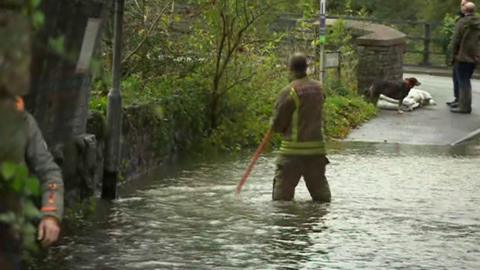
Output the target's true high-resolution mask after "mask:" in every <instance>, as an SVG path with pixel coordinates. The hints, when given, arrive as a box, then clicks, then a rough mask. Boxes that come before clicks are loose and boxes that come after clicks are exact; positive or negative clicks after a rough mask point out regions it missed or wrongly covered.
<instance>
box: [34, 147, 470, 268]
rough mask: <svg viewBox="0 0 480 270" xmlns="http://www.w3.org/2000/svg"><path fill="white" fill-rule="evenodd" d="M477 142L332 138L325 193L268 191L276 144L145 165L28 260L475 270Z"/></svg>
mask: <svg viewBox="0 0 480 270" xmlns="http://www.w3.org/2000/svg"><path fill="white" fill-rule="evenodd" d="M479 145H480V144H478V143H475V144H470V145H467V146H461V147H458V148H449V147H420V146H405V145H390V144H361V143H349V144H339V145H337V146H335V147H333V150H332V151H331V153H330V155H329V159H330V161H331V164H330V165H329V166H328V167H327V177H328V180H329V182H330V186H331V190H332V199H333V201H332V202H331V203H329V204H317V203H312V202H311V201H310V197H309V194H308V191H307V190H306V188H305V185H304V183H303V181H301V182H300V184H299V186H298V187H297V192H296V196H295V201H294V202H272V201H271V188H272V176H273V171H274V167H275V165H274V161H275V158H274V155H273V154H269V155H266V156H264V157H262V158H261V159H260V161H259V163H258V165H257V166H256V168H255V170H254V172H253V173H252V175H251V177H250V179H249V180H248V182H247V184H246V186H245V189H244V191H243V192H242V194H241V196H240V197H235V195H234V189H235V186H236V184H237V182H238V181H239V179H240V178H241V175H242V173H243V170H244V168H245V167H246V164H247V162H248V159H249V156H248V154H250V153H247V155H240V156H236V157H233V156H223V157H220V158H211V159H209V160H205V158H204V159H202V160H197V161H191V162H185V163H184V164H178V165H177V166H175V167H170V168H169V169H168V170H167V169H159V170H157V171H155V172H152V173H151V174H150V175H149V176H147V177H145V178H144V179H142V181H140V183H138V182H137V183H136V186H135V187H128V188H127V189H126V190H124V191H122V195H121V198H120V199H119V200H118V201H115V202H113V203H111V204H105V203H99V205H98V209H97V212H96V214H95V215H93V216H92V217H90V218H88V219H86V220H82V221H78V222H77V224H74V225H73V228H71V229H70V231H69V232H67V233H66V235H64V236H63V239H62V241H61V243H60V245H59V246H57V247H55V248H53V249H52V250H50V252H49V254H48V256H47V257H46V258H45V259H44V260H43V262H39V264H40V265H42V266H41V267H40V266H37V267H35V269H69V270H70V269H72V270H73V269H480V207H479V205H480V176H479V174H480V169H479V164H480V146H479Z"/></svg>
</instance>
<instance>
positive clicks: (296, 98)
mask: <svg viewBox="0 0 480 270" xmlns="http://www.w3.org/2000/svg"><path fill="white" fill-rule="evenodd" d="M324 100H325V96H324V93H323V90H322V85H321V83H320V82H319V81H315V80H310V79H308V78H307V77H305V78H302V79H297V80H294V81H292V82H291V83H290V84H288V85H287V86H286V87H285V88H284V89H283V90H282V91H281V93H280V95H279V96H278V99H277V102H276V105H275V112H274V116H273V119H272V130H273V131H274V132H278V133H281V134H282V135H283V141H282V146H281V147H280V154H283V155H319V154H325V143H324V135H323V103H324Z"/></svg>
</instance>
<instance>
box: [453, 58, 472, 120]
mask: <svg viewBox="0 0 480 270" xmlns="http://www.w3.org/2000/svg"><path fill="white" fill-rule="evenodd" d="M475 67H476V65H475V64H474V63H466V62H457V63H455V65H454V67H453V68H454V72H453V77H454V78H453V91H454V92H455V98H456V99H458V105H459V108H460V110H466V111H468V110H471V109H472V84H471V82H470V80H471V78H472V75H473V72H474V71H475Z"/></svg>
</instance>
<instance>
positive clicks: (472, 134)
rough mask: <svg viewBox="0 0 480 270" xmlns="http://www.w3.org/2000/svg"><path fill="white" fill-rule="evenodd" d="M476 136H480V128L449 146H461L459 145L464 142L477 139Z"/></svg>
mask: <svg viewBox="0 0 480 270" xmlns="http://www.w3.org/2000/svg"><path fill="white" fill-rule="evenodd" d="M478 136H480V128H479V129H477V130H475V131H472V132H470V133H469V134H467V136H465V137H463V138H461V139H460V140H457V141H454V142H452V143H451V144H450V146H456V145H459V144H461V143H464V142H467V141H470V140H473V139H475V138H477V137H478Z"/></svg>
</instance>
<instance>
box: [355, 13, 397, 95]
mask: <svg viewBox="0 0 480 270" xmlns="http://www.w3.org/2000/svg"><path fill="white" fill-rule="evenodd" d="M346 25H347V27H348V28H350V29H351V31H352V33H353V35H354V36H355V37H356V43H357V51H358V57H359V63H358V67H357V80H358V91H359V93H360V94H363V93H365V91H366V90H368V88H369V87H370V85H371V84H372V82H373V81H375V80H396V79H401V78H402V77H403V57H404V54H405V49H406V35H405V34H404V33H402V32H399V31H397V30H395V29H393V28H390V27H388V26H385V25H380V24H373V23H367V22H358V21H347V24H346Z"/></svg>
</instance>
